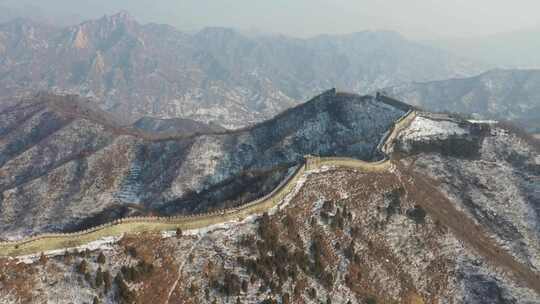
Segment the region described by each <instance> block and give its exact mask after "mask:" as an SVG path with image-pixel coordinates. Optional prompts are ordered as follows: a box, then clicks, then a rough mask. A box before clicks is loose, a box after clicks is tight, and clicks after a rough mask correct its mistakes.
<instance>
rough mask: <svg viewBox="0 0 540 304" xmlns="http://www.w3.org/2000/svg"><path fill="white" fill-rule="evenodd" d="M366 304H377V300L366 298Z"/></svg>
mask: <svg viewBox="0 0 540 304" xmlns="http://www.w3.org/2000/svg"><path fill="white" fill-rule="evenodd" d="M366 304H377V299H375V298H374V297H368V298H367V299H366Z"/></svg>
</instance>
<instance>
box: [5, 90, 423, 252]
mask: <svg viewBox="0 0 540 304" xmlns="http://www.w3.org/2000/svg"><path fill="white" fill-rule="evenodd" d="M334 94H336V92H335V90H334ZM340 94H343V93H340ZM377 100H379V101H381V102H384V103H387V104H389V105H391V106H394V107H396V103H397V104H398V105H399V108H400V109H403V110H406V113H405V114H404V115H403V116H402V117H400V118H399V119H398V120H397V121H395V122H394V124H393V126H392V127H391V128H390V129H389V130H388V131H387V132H386V134H385V136H384V137H383V138H382V139H381V142H380V144H379V145H378V147H377V149H378V150H379V151H380V152H382V154H383V158H382V159H381V160H379V161H375V162H366V161H362V160H357V159H353V158H346V157H315V156H306V158H305V161H304V163H303V164H299V165H297V167H296V168H295V169H294V171H293V172H292V173H291V174H289V175H288V177H287V178H286V179H284V181H283V182H281V184H280V185H279V186H277V187H276V188H275V189H274V190H273V191H272V192H271V193H269V194H267V195H266V196H264V197H262V198H259V199H257V200H255V201H252V202H250V203H247V204H244V205H242V206H239V207H235V208H231V209H223V210H219V211H215V212H211V213H205V214H196V215H190V216H172V217H131V218H123V219H119V220H115V221H113V222H110V223H107V224H103V225H101V226H97V227H93V228H90V229H87V230H83V231H79V232H74V233H50V234H42V235H38V236H34V237H30V238H27V239H23V240H18V241H8V242H0V257H1V256H4V257H6V256H7V257H15V256H22V255H29V254H38V253H40V252H47V251H52V250H60V249H67V248H74V247H77V246H81V245H84V244H88V243H90V242H93V241H97V240H99V239H102V238H104V237H111V236H121V235H123V234H126V233H140V232H159V231H165V230H174V229H177V228H180V229H182V230H191V229H200V228H205V227H208V226H212V225H216V224H221V223H226V222H230V221H235V220H241V219H243V218H246V217H248V216H251V215H257V214H262V213H264V212H266V211H268V210H270V209H272V208H275V207H278V206H279V205H280V203H281V202H282V201H283V200H284V198H286V196H287V195H288V194H290V193H291V192H292V191H293V190H294V189H295V187H296V185H297V182H298V181H299V179H300V178H301V177H302V176H304V174H305V173H306V171H310V170H316V169H319V168H321V167H325V166H334V167H346V168H354V169H359V170H362V171H369V172H382V171H386V170H389V169H390V168H391V167H392V162H391V160H390V159H389V158H388V154H389V153H390V150H391V147H392V144H393V142H394V140H395V139H396V138H397V136H398V135H399V133H400V132H401V131H402V130H404V129H406V128H407V127H408V126H409V125H410V124H411V123H412V121H413V120H414V119H415V118H416V115H417V112H416V110H415V109H414V108H412V107H409V106H408V105H406V104H404V103H401V102H400V101H397V100H394V99H391V98H388V97H384V96H379V95H378V96H377ZM405 107H406V108H405Z"/></svg>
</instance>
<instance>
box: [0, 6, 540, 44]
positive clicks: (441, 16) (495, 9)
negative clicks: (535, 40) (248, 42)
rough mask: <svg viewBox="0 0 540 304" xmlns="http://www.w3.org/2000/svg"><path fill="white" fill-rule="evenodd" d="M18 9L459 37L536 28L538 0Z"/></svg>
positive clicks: (191, 24) (292, 30)
mask: <svg viewBox="0 0 540 304" xmlns="http://www.w3.org/2000/svg"><path fill="white" fill-rule="evenodd" d="M14 3H16V4H14ZM22 4H30V5H32V6H35V7H40V8H42V10H43V11H44V12H45V13H47V14H53V13H54V14H57V15H61V14H66V15H73V14H77V15H81V16H82V17H84V18H94V17H98V16H101V15H103V14H110V13H114V12H116V11H119V10H127V11H129V12H130V13H132V14H133V15H134V16H135V17H136V18H137V19H139V20H140V21H141V22H149V21H152V22H158V23H168V24H171V25H174V26H176V27H178V28H179V29H182V30H193V29H198V28H202V27H205V26H227V27H235V28H239V29H244V30H246V29H247V30H250V29H256V30H261V31H265V32H275V33H284V34H289V35H295V36H312V35H316V34H320V33H350V32H355V31H361V30H368V29H372V30H373V29H386V30H395V31H399V32H401V33H403V34H405V35H407V36H411V37H421V38H437V37H441V36H465V37H467V36H471V35H486V34H493V33H498V32H507V31H512V30H517V29H521V28H529V27H537V26H539V25H540V0H511V1H510V0H264V1H262V0H228V1H225V0H87V1H81V0H39V1H38V0H0V6H1V5H4V6H12V5H19V6H20V5H22Z"/></svg>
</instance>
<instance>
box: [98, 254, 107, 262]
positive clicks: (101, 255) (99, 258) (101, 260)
mask: <svg viewBox="0 0 540 304" xmlns="http://www.w3.org/2000/svg"><path fill="white" fill-rule="evenodd" d="M97 262H98V263H99V264H105V262H106V259H105V255H104V254H103V252H99V255H98V258H97Z"/></svg>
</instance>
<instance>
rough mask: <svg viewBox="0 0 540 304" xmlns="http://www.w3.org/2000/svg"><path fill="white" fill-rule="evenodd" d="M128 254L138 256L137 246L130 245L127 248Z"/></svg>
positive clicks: (133, 256)
mask: <svg viewBox="0 0 540 304" xmlns="http://www.w3.org/2000/svg"><path fill="white" fill-rule="evenodd" d="M126 252H127V254H129V255H130V256H131V257H132V258H137V248H135V247H132V246H129V247H127V248H126Z"/></svg>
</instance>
